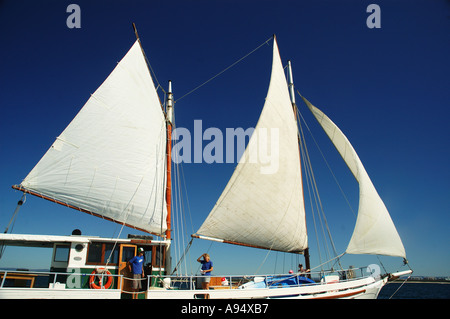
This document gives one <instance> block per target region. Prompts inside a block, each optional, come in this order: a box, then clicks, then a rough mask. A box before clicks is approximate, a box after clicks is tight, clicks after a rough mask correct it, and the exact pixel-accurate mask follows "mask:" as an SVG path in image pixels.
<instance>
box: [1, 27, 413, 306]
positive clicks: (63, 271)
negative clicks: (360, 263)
mask: <svg viewBox="0 0 450 319" xmlns="http://www.w3.org/2000/svg"><path fill="white" fill-rule="evenodd" d="M136 34H137V33H136ZM288 66H289V74H290V77H289V82H287V81H286V77H285V74H284V68H283V64H282V62H281V58H280V54H279V51H278V45H277V42H276V39H275V37H274V38H273V61H272V72H271V78H270V85H269V89H268V93H267V96H266V100H265V104H264V107H263V110H262V112H261V116H260V118H259V121H258V123H257V124H256V127H255V131H254V133H253V135H252V136H251V138H250V141H249V143H248V145H247V148H246V149H245V152H244V154H243V155H242V158H241V160H240V161H239V164H238V165H237V167H236V169H235V171H234V173H233V174H232V176H231V178H230V181H229V182H228V184H227V185H226V186H225V189H224V191H223V193H222V195H221V196H220V198H219V199H218V201H217V203H216V205H215V206H214V208H213V209H212V211H211V212H210V214H209V215H208V217H207V218H206V219H205V221H204V223H203V224H202V225H201V227H200V228H199V229H198V231H197V232H196V233H195V234H193V235H192V237H193V238H200V239H206V240H213V241H217V242H222V243H228V244H234V245H243V246H248V247H253V248H260V249H267V250H274V251H282V252H289V253H294V254H303V255H304V256H305V261H306V268H308V269H312V267H311V265H310V264H309V245H308V234H307V229H306V217H305V214H306V209H305V202H304V196H303V193H304V190H303V187H304V186H303V185H304V179H305V177H304V174H310V172H307V173H303V172H302V166H301V163H302V162H304V161H305V158H307V157H305V156H304V154H305V149H304V146H303V144H302V142H299V139H300V137H301V133H300V131H299V123H297V105H296V102H295V94H294V86H293V81H292V69H291V66H290V63H289V64H288ZM166 93H167V100H166V101H165V103H164V105H161V103H160V100H159V98H158V94H157V90H156V88H155V85H154V82H153V80H152V77H151V72H150V70H149V68H148V65H147V62H146V57H145V54H144V51H143V49H142V46H141V43H140V40H139V37H138V39H137V41H136V42H135V43H134V45H133V46H132V47H131V49H130V50H129V51H128V53H127V54H126V55H125V56H124V58H123V59H122V60H121V61H120V62H119V63H118V65H117V66H116V68H115V69H114V70H113V72H112V73H111V74H110V75H109V76H108V78H107V79H106V80H105V81H104V82H103V84H102V85H101V86H100V87H99V88H98V89H97V91H96V92H95V93H94V94H92V96H91V98H90V99H89V100H88V101H87V103H86V104H85V105H84V107H83V108H82V110H81V111H80V112H79V113H78V114H77V116H76V117H75V118H74V119H73V120H72V122H71V123H70V124H69V125H68V126H67V128H66V129H65V130H64V131H63V132H62V133H61V134H60V135H59V136H58V137H57V139H56V140H55V142H54V143H53V145H52V146H51V147H50V148H49V150H48V151H47V153H46V154H45V155H44V156H43V157H42V159H41V160H40V161H39V162H38V163H37V164H36V166H35V167H34V168H33V169H32V170H31V172H30V173H29V174H28V176H27V177H26V178H25V179H24V180H23V181H22V183H21V184H20V185H15V186H13V188H14V189H16V190H19V191H21V192H23V193H24V194H32V195H35V196H38V197H41V198H43V199H47V200H50V201H53V202H55V203H58V204H61V205H65V206H68V207H71V208H73V209H75V210H78V211H81V212H85V213H88V214H91V215H94V216H97V217H101V218H103V219H107V220H110V221H113V222H116V223H119V224H122V225H124V226H127V227H132V228H135V229H138V230H141V231H144V232H147V233H150V234H152V235H155V236H157V237H158V238H160V239H158V240H154V239H153V238H150V237H149V238H143V239H142V238H129V239H119V238H116V239H106V238H100V237H90V236H82V235H80V234H79V233H75V234H74V235H72V236H51V235H49V236H38V235H20V234H1V235H0V243H1V245H2V246H14V245H16V246H31V247H53V258H52V269H51V271H52V273H49V274H46V276H47V277H48V278H47V279H48V280H47V281H46V283H45V284H46V285H47V286H46V287H41V288H37V287H35V286H34V279H32V278H33V277H32V276H31V275H30V274H31V273H30V272H19V271H7V270H4V271H1V274H2V277H1V285H0V298H89V299H90V298H120V297H123V296H124V295H128V292H129V291H128V289H127V285H129V282H128V283H127V280H128V279H127V278H128V276H129V275H128V273H127V269H126V261H127V260H128V259H129V257H131V256H133V254H135V253H136V249H137V248H138V246H139V247H143V248H144V250H145V251H146V254H147V256H148V257H147V258H146V263H147V268H146V275H147V278H146V281H145V282H146V286H144V287H146V288H144V290H143V291H142V293H141V295H142V296H145V297H146V298H149V299H171V298H178V299H180V298H181V299H185V298H186V299H190V298H211V299H215V298H219V299H223V298H299V299H325V298H377V296H378V293H379V291H380V290H381V288H382V287H383V285H385V284H386V282H387V281H388V280H389V278H393V277H395V276H396V274H391V275H389V274H384V275H378V274H377V275H376V276H373V275H371V273H370V272H367V271H366V270H365V269H364V270H362V274H361V276H355V273H356V271H355V270H344V269H340V270H339V271H338V273H337V275H336V274H334V275H332V274H325V273H323V272H320V274H319V273H318V274H317V276H319V277H317V278H318V279H317V281H313V280H311V275H312V278H315V277H314V275H315V273H314V271H311V272H310V273H308V274H300V273H295V274H287V275H286V274H282V275H267V276H265V275H264V276H261V275H258V276H237V277H236V276H219V277H217V278H214V279H212V283H211V289H209V290H203V289H198V288H197V287H196V282H197V278H195V276H194V277H193V276H185V277H180V276H172V272H171V265H170V262H169V261H170V258H169V257H170V247H171V240H172V227H171V211H172V195H171V178H172V174H171V171H172V170H171V167H172V161H171V147H172V144H171V143H167V140H169V141H171V134H172V125H173V123H172V119H173V111H174V110H173V108H174V104H173V96H172V89H171V84H170V83H169V90H168V92H166ZM302 99H303V101H304V102H305V104H306V106H307V107H308V109H309V110H310V111H311V112H312V114H313V115H314V117H315V118H316V119H317V121H318V122H319V124H320V125H321V127H322V128H323V130H324V131H325V132H326V134H327V135H328V136H329V138H330V139H331V141H332V142H333V144H334V145H335V147H336V149H337V151H338V152H339V153H340V155H341V156H342V158H343V159H344V161H345V163H346V164H347V166H348V168H349V169H350V171H351V172H352V174H353V175H354V177H355V179H356V180H357V182H358V183H359V208H358V217H357V220H356V225H355V229H354V232H353V236H352V237H351V240H350V242H349V244H348V247H347V249H346V251H345V253H348V254H373V255H387V256H395V257H400V258H404V259H405V260H406V253H405V249H404V247H403V244H402V241H401V239H400V236H399V234H398V232H397V230H396V228H395V226H394V223H393V222H392V219H391V217H390V215H389V213H388V210H387V209H386V207H385V205H384V203H383V201H382V200H381V198H380V196H379V195H378V193H377V191H376V189H375V187H374V185H373V183H372V181H371V180H370V178H369V176H368V174H367V172H366V170H365V168H364V166H363V164H362V162H361V161H360V159H359V157H358V155H357V153H356V151H355V150H354V148H353V147H352V145H351V144H350V142H349V141H348V139H347V138H346V137H345V135H344V134H343V133H342V131H341V130H340V129H339V128H338V127H337V126H336V125H335V124H334V123H333V122H332V121H331V120H330V119H329V118H328V117H327V116H326V115H325V114H324V113H323V112H322V111H321V110H319V109H318V108H316V107H315V106H313V105H312V104H311V103H310V102H309V101H308V100H306V99H305V98H304V97H302ZM247 107H249V106H247ZM267 132H270V133H271V134H275V135H276V136H277V137H278V138H277V139H275V140H274V139H271V138H266V139H264V138H263V137H264V136H265V137H267V136H268V135H267ZM269 135H270V134H269ZM261 141H262V142H263V144H267V145H264V147H267V148H268V149H272V148H277V150H278V151H279V157H278V163H277V167H276V168H275V169H274V168H273V167H269V166H268V165H267V163H265V162H263V161H259V160H258V156H259V154H258V148H259V147H261V145H262V144H261V143H262V142H261ZM249 249H252V248H249ZM338 257H339V256H338ZM410 272H412V271H411V270H408V271H407V272H403V273H401V274H407V273H410ZM397 275H398V274H397ZM41 277H42V276H41ZM30 278H31V279H30ZM55 278H57V279H55ZM16 281H18V282H22V284H23V282H28V283H29V282H30V281H31V282H32V284H31V287H29V286H30V285H28V287H16V286H14V282H16ZM8 282H9V284H8ZM95 282H97V284H96V283H95ZM8 285H9V286H8ZM11 285H13V287H11ZM96 288H98V289H96Z"/></svg>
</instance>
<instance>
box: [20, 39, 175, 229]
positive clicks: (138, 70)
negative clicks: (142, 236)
mask: <svg viewBox="0 0 450 319" xmlns="http://www.w3.org/2000/svg"><path fill="white" fill-rule="evenodd" d="M165 147H166V127H165V118H164V114H163V112H162V109H161V104H160V102H159V98H158V96H157V93H156V90H155V86H154V84H153V81H152V79H151V76H150V73H149V71H148V67H147V65H146V61H145V57H144V55H143V53H142V50H141V47H140V44H139V42H138V41H136V42H135V44H134V45H133V46H132V47H131V49H130V50H129V51H128V53H127V54H126V55H125V57H124V58H123V59H122V60H121V61H120V62H119V63H118V65H117V66H116V67H115V69H114V70H113V72H112V73H111V74H110V75H109V76H108V78H107V79H106V80H105V81H104V82H103V84H102V85H101V86H100V87H99V88H98V89H97V90H96V91H95V93H94V94H92V96H91V98H90V99H89V100H88V101H87V102H86V104H85V105H84V106H83V108H82V109H81V110H80V112H79V113H78V115H77V116H76V117H75V118H74V119H73V120H72V122H71V123H70V124H69V126H68V127H67V128H66V129H65V130H64V131H63V132H62V133H61V135H60V136H58V137H57V138H56V141H55V142H54V143H53V145H52V146H51V147H50V149H49V150H48V151H47V153H46V154H45V155H44V156H43V157H42V159H41V160H40V161H39V163H38V164H37V165H36V166H35V167H34V168H33V170H32V171H31V172H30V173H29V174H28V176H27V177H26V178H25V179H24V181H23V182H22V183H21V185H20V186H21V187H22V188H25V190H28V191H32V192H35V193H37V194H40V195H44V196H45V197H48V198H50V199H53V200H57V201H60V202H62V203H64V204H68V205H71V206H74V208H79V209H81V210H86V211H88V212H92V213H93V214H95V215H100V216H102V217H105V218H107V219H111V220H113V221H116V222H119V223H125V224H127V225H130V226H132V227H135V228H138V229H141V230H145V231H148V232H151V233H155V234H160V233H162V232H164V231H165V230H166V214H167V212H166V204H165V184H164V183H165V176H166V175H165V174H166V173H165V172H166V170H165V166H166V164H165V158H166V157H165Z"/></svg>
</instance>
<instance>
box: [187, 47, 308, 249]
mask: <svg viewBox="0 0 450 319" xmlns="http://www.w3.org/2000/svg"><path fill="white" fill-rule="evenodd" d="M265 137H267V138H265ZM264 148H265V149H264ZM262 153H265V154H272V155H273V156H272V160H274V161H276V162H277V163H273V162H272V163H271V164H272V166H270V164H268V161H267V160H264V159H262V158H261V155H262ZM196 235H197V236H200V238H202V236H203V237H209V238H208V239H216V240H220V241H225V242H229V243H234V244H240V245H249V246H254V247H260V248H265V249H273V250H280V251H291V252H301V251H303V250H304V249H305V248H307V245H308V244H307V233H306V222H305V210H304V203H303V190H302V176H301V169H300V157H299V145H298V138H297V123H296V120H295V116H294V112H293V108H292V104H291V101H290V98H289V92H288V87H287V83H286V78H285V76H284V73H283V66H282V64H281V59H280V55H279V52H278V47H277V44H276V41H275V40H274V47H273V63H272V75H271V79H270V85H269V90H268V93H267V97H266V102H265V104H264V108H263V110H262V113H261V116H260V118H259V121H258V123H257V125H256V127H255V131H254V132H253V135H252V136H251V138H250V141H249V144H248V146H247V149H246V150H245V152H244V154H243V156H242V158H241V160H240V162H239V164H238V165H237V167H236V169H235V171H234V173H233V175H232V177H231V179H230V181H229V182H228V184H227V186H226V187H225V189H224V191H223V193H222V195H221V196H220V198H219V200H218V201H217V203H216V205H215V206H214V208H213V209H212V211H211V212H210V214H209V216H208V217H207V219H206V220H205V222H204V223H203V225H202V226H201V227H200V229H199V230H198V232H197V234H196ZM194 236H195V235H194Z"/></svg>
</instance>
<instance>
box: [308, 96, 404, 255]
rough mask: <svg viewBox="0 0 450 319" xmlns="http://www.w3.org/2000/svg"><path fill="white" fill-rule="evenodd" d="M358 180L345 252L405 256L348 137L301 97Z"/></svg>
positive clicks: (382, 205)
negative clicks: (355, 210) (355, 211)
mask: <svg viewBox="0 0 450 319" xmlns="http://www.w3.org/2000/svg"><path fill="white" fill-rule="evenodd" d="M302 98H303V100H304V101H305V103H306V105H307V106H308V108H309V109H310V110H311V112H312V113H313V115H314V116H315V118H316V119H317V121H318V122H319V123H320V125H321V126H322V128H323V129H324V131H325V132H326V134H327V135H328V137H329V138H330V139H331V141H332V142H333V144H334V146H335V147H336V149H337V150H338V152H339V153H340V155H341V156H342V158H343V159H344V161H345V163H346V164H347V166H348V167H349V169H350V171H351V172H352V173H353V175H354V176H355V178H356V180H357V181H358V183H359V208H358V217H357V220H356V225H355V229H354V231H353V235H352V238H351V240H350V243H349V245H348V247H347V250H346V252H347V253H349V254H377V255H387V256H399V257H403V258H406V254H405V249H404V247H403V244H402V241H401V239H400V236H399V235H398V232H397V230H396V228H395V226H394V223H393V222H392V219H391V216H390V215H389V212H388V210H387V209H386V206H385V205H384V203H383V201H382V200H381V198H380V196H379V195H378V193H377V191H376V189H375V187H374V185H373V183H372V181H371V180H370V178H369V175H368V174H367V172H366V170H365V169H364V166H363V164H362V162H361V160H360V159H359V157H358V154H356V151H355V150H354V148H353V146H352V145H351V144H350V142H349V141H348V139H347V137H346V136H345V135H344V134H343V133H342V132H341V130H340V129H339V128H338V127H337V126H336V124H334V123H333V122H332V121H331V120H330V119H329V118H328V117H327V116H326V115H325V114H324V113H323V112H322V111H321V110H319V109H318V108H316V107H315V106H313V105H312V104H311V103H310V102H309V101H308V100H307V99H305V98H304V97H302Z"/></svg>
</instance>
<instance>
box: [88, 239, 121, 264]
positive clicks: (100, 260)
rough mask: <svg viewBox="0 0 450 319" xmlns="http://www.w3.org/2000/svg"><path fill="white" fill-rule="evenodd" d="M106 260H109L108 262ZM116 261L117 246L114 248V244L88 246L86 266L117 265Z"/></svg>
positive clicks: (117, 254)
mask: <svg viewBox="0 0 450 319" xmlns="http://www.w3.org/2000/svg"><path fill="white" fill-rule="evenodd" d="M113 249H114V250H113ZM111 252H112V253H111ZM108 258H110V260H109V262H108ZM118 261H119V248H118V246H116V247H115V248H114V244H110V243H91V244H90V245H89V249H88V257H87V264H96V265H106V264H109V265H117V263H118Z"/></svg>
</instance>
